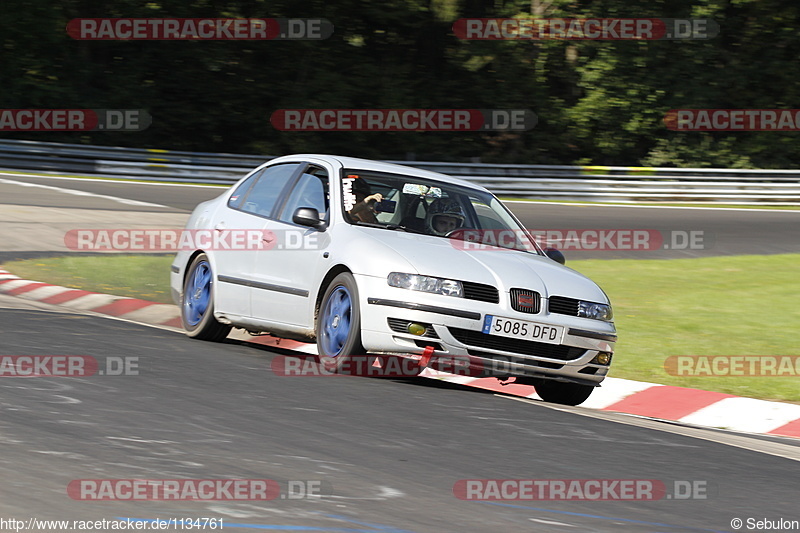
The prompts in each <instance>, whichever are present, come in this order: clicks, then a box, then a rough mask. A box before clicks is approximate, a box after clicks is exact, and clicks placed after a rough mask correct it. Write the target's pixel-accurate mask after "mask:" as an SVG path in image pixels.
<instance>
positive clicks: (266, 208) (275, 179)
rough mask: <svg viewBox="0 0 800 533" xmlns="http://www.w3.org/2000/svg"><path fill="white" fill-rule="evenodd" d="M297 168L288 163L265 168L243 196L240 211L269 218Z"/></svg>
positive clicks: (297, 164)
mask: <svg viewBox="0 0 800 533" xmlns="http://www.w3.org/2000/svg"><path fill="white" fill-rule="evenodd" d="M299 166H300V164H299V163H290V164H286V165H275V166H274V167H268V168H265V169H264V171H263V172H262V173H261V175H260V176H259V177H258V181H256V183H255V184H254V185H253V187H252V188H251V189H250V191H249V192H248V193H247V195H246V196H245V198H244V201H243V202H242V203H241V207H240V209H241V210H242V211H245V212H247V213H252V214H254V215H259V216H262V217H271V216H272V215H273V211H274V209H275V204H276V203H277V202H278V198H279V197H280V195H281V192H283V189H284V188H286V184H287V183H289V179H290V178H291V177H292V175H294V173H295V171H296V170H297V168H298V167H299Z"/></svg>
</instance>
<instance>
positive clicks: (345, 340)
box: [316, 272, 365, 367]
mask: <svg viewBox="0 0 800 533" xmlns="http://www.w3.org/2000/svg"><path fill="white" fill-rule="evenodd" d="M316 334H317V349H318V350H319V355H320V356H321V357H331V358H334V359H335V360H336V363H337V366H338V367H341V365H342V364H343V363H344V362H346V361H347V360H348V359H350V358H351V357H352V356H354V355H356V356H364V355H365V353H364V346H363V345H362V344H361V312H360V310H359V306H358V287H357V286H356V280H355V278H353V275H352V274H350V273H349V272H342V273H341V274H339V275H338V276H336V277H335V278H333V281H332V282H331V284H330V285H328V288H327V289H326V290H325V295H324V296H323V297H322V302H321V304H320V307H319V314H318V315H317V324H316Z"/></svg>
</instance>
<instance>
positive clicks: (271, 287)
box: [171, 155, 617, 405]
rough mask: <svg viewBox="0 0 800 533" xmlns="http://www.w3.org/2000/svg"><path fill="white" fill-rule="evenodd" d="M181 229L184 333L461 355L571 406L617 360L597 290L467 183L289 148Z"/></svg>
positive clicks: (475, 367) (336, 349) (177, 279)
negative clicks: (184, 235) (236, 332)
mask: <svg viewBox="0 0 800 533" xmlns="http://www.w3.org/2000/svg"><path fill="white" fill-rule="evenodd" d="M186 230H187V232H188V233H190V234H192V235H194V236H196V237H197V238H196V239H194V240H192V241H191V242H193V243H197V244H195V245H194V246H191V247H187V249H182V250H181V251H180V252H179V253H178V254H177V256H176V258H175V260H174V262H173V264H172V268H171V287H172V296H173V299H174V300H175V302H176V303H177V304H178V305H180V307H181V309H182V317H183V324H184V327H185V329H186V331H187V333H188V335H189V336H191V337H195V338H199V339H206V340H222V339H224V338H225V337H226V336H227V335H228V333H229V332H230V330H231V328H232V327H237V328H243V329H245V330H247V331H249V332H251V333H253V334H260V333H269V334H272V335H275V336H278V337H282V338H289V339H295V340H300V341H305V342H316V343H317V348H318V350H319V354H320V355H323V356H330V357H332V358H336V359H335V360H339V361H341V360H346V359H347V358H349V357H353V356H355V355H365V354H383V355H386V354H393V355H398V356H402V357H407V358H412V359H416V360H419V361H424V362H425V363H427V362H428V361H434V362H435V361H436V360H444V359H445V358H447V357H451V358H452V357H461V358H464V360H466V361H468V362H469V369H470V371H471V372H473V374H472V375H481V376H492V377H496V378H497V379H503V380H506V379H508V378H510V377H515V378H516V379H515V381H516V382H517V383H520V382H521V383H525V384H531V385H534V386H535V388H536V391H537V393H538V394H539V395H540V396H541V397H542V398H543V399H544V400H546V401H551V402H556V403H563V404H570V405H577V404H579V403H581V402H583V401H584V400H586V399H587V398H588V397H589V395H590V394H591V392H592V390H593V388H594V387H595V386H597V385H599V384H600V382H601V381H602V380H603V379H604V378H605V376H606V374H607V372H608V369H609V365H610V363H611V358H612V354H613V350H614V343H615V342H616V340H617V336H616V329H615V327H614V323H613V320H612V311H611V306H610V303H609V301H608V298H607V296H606V295H605V293H604V292H603V291H602V290H601V289H600V288H599V287H598V286H597V285H596V284H595V283H594V282H592V281H591V280H590V279H588V278H587V277H585V276H583V275H581V274H579V273H578V272H576V271H574V270H572V269H570V268H567V267H565V266H563V264H559V263H563V256H560V253H558V252H557V251H555V252H554V253H551V252H550V251H548V252H547V253H545V251H543V250H542V249H541V248H539V246H538V245H537V244H536V243H535V242H533V239H532V238H531V237H530V235H529V234H528V233H527V232H526V231H525V230H524V229H523V227H522V225H521V224H520V222H519V221H518V220H517V219H516V218H515V217H514V215H513V214H512V213H511V212H510V211H509V210H508V209H507V208H506V207H505V206H504V205H503V204H502V203H501V202H500V200H498V199H497V198H496V197H495V196H494V195H492V194H491V193H490V192H489V191H487V190H486V189H484V188H483V187H479V186H476V185H473V184H471V183H469V182H466V181H463V180H459V179H456V178H452V177H450V176H446V175H443V174H438V173H435V172H428V171H425V170H420V169H415V168H411V167H407V166H401V165H393V164H387V163H380V162H376V161H368V160H364V159H355V158H350V157H339V156H329V155H292V156H285V157H280V158H277V159H273V160H271V161H269V162H268V163H266V164H264V165H262V166H260V167H259V168H257V169H255V170H254V171H253V172H251V173H250V174H248V175H247V176H245V177H244V178H243V179H242V180H241V181H239V182H238V183H236V184H235V185H234V186H232V187H231V188H230V189H229V190H227V191H226V192H225V193H224V194H222V195H221V196H219V197H218V198H216V199H214V200H210V201H207V202H204V203H201V204H200V205H198V206H197V208H196V209H195V210H194V212H193V213H192V215H191V218H190V219H189V221H188V223H187V226H186ZM203 235H205V238H204V239H201V238H200V237H201V236H203ZM254 235H255V237H254ZM551 256H552V257H553V258H551ZM559 256H560V257H559ZM431 366H434V367H435V365H434V364H431Z"/></svg>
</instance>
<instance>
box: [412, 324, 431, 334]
mask: <svg viewBox="0 0 800 533" xmlns="http://www.w3.org/2000/svg"><path fill="white" fill-rule="evenodd" d="M426 329H427V328H426V327H425V326H423V325H422V324H415V323H413V322H412V323H411V324H409V325H408V332H409V333H411V334H412V335H425V330H426Z"/></svg>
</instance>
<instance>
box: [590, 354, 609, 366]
mask: <svg viewBox="0 0 800 533" xmlns="http://www.w3.org/2000/svg"><path fill="white" fill-rule="evenodd" d="M592 363H594V364H596V365H610V364H611V354H610V353H609V352H600V353H599V354H597V355H595V356H594V359H592Z"/></svg>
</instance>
